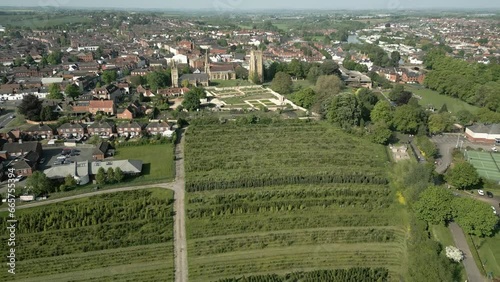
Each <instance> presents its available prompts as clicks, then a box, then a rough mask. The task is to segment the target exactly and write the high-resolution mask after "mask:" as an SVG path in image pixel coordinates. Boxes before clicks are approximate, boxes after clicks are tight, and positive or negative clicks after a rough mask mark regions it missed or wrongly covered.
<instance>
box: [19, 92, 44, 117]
mask: <svg viewBox="0 0 500 282" xmlns="http://www.w3.org/2000/svg"><path fill="white" fill-rule="evenodd" d="M17 109H18V111H19V113H20V114H22V115H24V116H25V117H26V118H27V119H29V120H34V121H39V120H40V112H41V111H42V101H40V100H39V99H38V97H37V96H35V95H33V94H28V95H25V96H24V97H23V100H22V101H21V104H20V105H19V106H18V107H17Z"/></svg>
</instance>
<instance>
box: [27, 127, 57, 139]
mask: <svg viewBox="0 0 500 282" xmlns="http://www.w3.org/2000/svg"><path fill="white" fill-rule="evenodd" d="M24 133H25V134H26V135H28V136H31V137H33V138H42V139H52V137H53V136H54V131H53V130H52V128H50V126H48V125H46V124H36V125H33V126H31V127H30V128H28V129H26V130H25V131H24Z"/></svg>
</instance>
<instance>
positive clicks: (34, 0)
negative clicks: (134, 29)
mask: <svg viewBox="0 0 500 282" xmlns="http://www.w3.org/2000/svg"><path fill="white" fill-rule="evenodd" d="M2 2H3V3H0V6H10V7H53V8H115V9H133V8H138V9H166V10H167V9H171V10H201V9H206V10H210V11H217V10H226V11H238V10H242V11H243V10H265V9H269V10H276V9H288V10H299V9H304V10H389V11H390V10H411V9H449V10H457V9H472V10H483V9H492V8H493V9H500V1H496V3H492V1H491V0H476V1H468V0H467V1H466V0H455V1H453V0H443V1H435V0H420V1H410V0H358V1H356V2H355V3H353V2H350V3H349V2H344V1H342V2H340V3H335V2H334V1H327V0H309V1H284V0H275V1H268V0H253V1H244V0H211V1H206V0H190V1H179V0H170V1H165V0H149V1H140V2H138V1H131V0H122V1H120V2H118V3H110V2H107V1H102V0H100V1H99V0H87V1H74V0H23V1H22V3H20V2H21V1H19V0H3V1H2Z"/></svg>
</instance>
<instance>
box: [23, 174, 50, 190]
mask: <svg viewBox="0 0 500 282" xmlns="http://www.w3.org/2000/svg"><path fill="white" fill-rule="evenodd" d="M26 186H27V187H28V188H30V189H31V190H32V192H33V194H35V196H40V195H44V194H48V193H50V192H53V191H54V189H53V185H52V183H51V182H50V179H49V178H47V176H46V175H45V174H44V173H43V172H40V171H35V172H33V174H32V175H30V176H29V177H28V179H27V180H26Z"/></svg>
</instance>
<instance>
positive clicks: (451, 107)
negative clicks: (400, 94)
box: [405, 84, 478, 114]
mask: <svg viewBox="0 0 500 282" xmlns="http://www.w3.org/2000/svg"><path fill="white" fill-rule="evenodd" d="M405 89H406V90H408V91H411V92H413V93H414V94H416V95H419V96H421V97H422V99H421V100H419V104H420V105H422V106H423V107H427V106H428V105H433V106H434V108H435V109H437V110H439V109H440V108H441V107H442V106H443V104H446V107H447V108H448V111H450V112H451V113H452V114H453V113H456V112H457V111H459V110H464V109H465V110H468V111H470V112H471V113H475V112H476V111H477V110H478V107H476V106H472V105H469V104H467V103H466V102H464V101H462V100H459V99H457V98H453V97H450V96H446V95H441V94H439V93H438V92H437V91H434V90H431V89H427V88H423V87H416V86H413V85H408V84H407V85H405Z"/></svg>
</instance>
